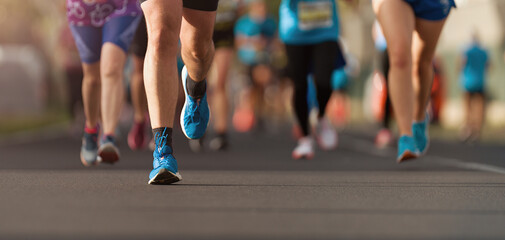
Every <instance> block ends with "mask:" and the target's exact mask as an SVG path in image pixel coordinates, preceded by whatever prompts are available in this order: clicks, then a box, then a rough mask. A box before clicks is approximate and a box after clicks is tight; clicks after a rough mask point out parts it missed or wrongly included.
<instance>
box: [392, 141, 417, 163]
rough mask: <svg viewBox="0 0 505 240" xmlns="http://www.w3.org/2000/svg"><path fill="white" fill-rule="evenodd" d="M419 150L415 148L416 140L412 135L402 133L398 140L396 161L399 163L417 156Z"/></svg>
mask: <svg viewBox="0 0 505 240" xmlns="http://www.w3.org/2000/svg"><path fill="white" fill-rule="evenodd" d="M418 156H419V150H417V147H416V142H415V140H414V138H413V137H411V136H407V135H403V136H401V137H400V139H399V140H398V156H397V158H396V161H397V162H398V163H401V162H403V161H406V160H409V159H413V158H417V157H418Z"/></svg>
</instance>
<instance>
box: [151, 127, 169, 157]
mask: <svg viewBox="0 0 505 240" xmlns="http://www.w3.org/2000/svg"><path fill="white" fill-rule="evenodd" d="M165 131H166V129H165V130H163V133H160V132H157V133H155V134H154V139H155V141H154V142H155V150H154V151H158V156H159V157H158V158H157V159H158V162H159V163H160V164H161V165H163V164H168V159H167V157H168V156H163V153H162V150H163V148H164V147H165V146H166V145H167V135H165Z"/></svg>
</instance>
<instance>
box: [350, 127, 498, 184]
mask: <svg viewBox="0 0 505 240" xmlns="http://www.w3.org/2000/svg"><path fill="white" fill-rule="evenodd" d="M346 135H347V137H348V139H347V140H349V142H350V143H351V144H350V146H348V147H349V148H350V149H351V150H354V151H357V152H366V153H368V154H371V155H375V156H378V157H392V158H394V156H395V151H394V149H393V148H385V149H382V150H379V149H377V148H376V147H375V145H374V144H372V143H371V142H370V141H368V140H365V139H360V138H358V137H353V136H350V135H348V134H346ZM424 157H425V158H426V160H428V161H430V162H433V163H435V164H439V165H445V166H451V167H456V168H461V169H468V170H476V171H483V172H492V173H498V174H503V175H505V168H502V167H498V166H493V165H488V164H484V163H476V162H466V161H463V160H460V159H456V158H448V157H441V156H435V155H425V156H424Z"/></svg>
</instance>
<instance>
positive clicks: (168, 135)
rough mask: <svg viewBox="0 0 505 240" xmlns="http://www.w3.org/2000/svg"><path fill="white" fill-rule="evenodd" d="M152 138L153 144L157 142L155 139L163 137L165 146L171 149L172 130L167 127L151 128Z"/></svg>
mask: <svg viewBox="0 0 505 240" xmlns="http://www.w3.org/2000/svg"><path fill="white" fill-rule="evenodd" d="M153 136H154V142H157V139H158V138H160V137H165V139H166V143H167V146H169V147H170V148H172V128H169V127H160V128H153Z"/></svg>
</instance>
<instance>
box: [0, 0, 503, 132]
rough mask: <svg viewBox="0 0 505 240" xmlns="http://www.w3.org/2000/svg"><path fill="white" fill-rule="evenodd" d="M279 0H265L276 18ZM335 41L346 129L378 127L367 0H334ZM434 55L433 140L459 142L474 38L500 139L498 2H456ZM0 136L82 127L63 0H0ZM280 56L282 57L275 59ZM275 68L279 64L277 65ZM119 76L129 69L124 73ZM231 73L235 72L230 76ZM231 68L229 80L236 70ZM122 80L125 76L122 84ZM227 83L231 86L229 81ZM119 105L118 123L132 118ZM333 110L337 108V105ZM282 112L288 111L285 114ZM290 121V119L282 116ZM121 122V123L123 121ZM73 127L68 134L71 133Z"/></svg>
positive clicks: (490, 124)
mask: <svg viewBox="0 0 505 240" xmlns="http://www.w3.org/2000/svg"><path fill="white" fill-rule="evenodd" d="M279 2H280V1H279V0H268V1H266V3H267V4H268V7H269V12H270V13H271V15H272V16H273V17H274V18H276V17H277V15H278V14H277V12H278V4H279ZM338 2H339V10H340V20H341V21H340V24H341V37H342V42H343V45H344V46H345V48H346V49H348V53H349V54H350V55H352V56H353V59H355V60H356V64H357V65H359V68H356V69H357V70H356V71H357V73H355V74H352V75H351V76H350V77H349V79H350V81H349V86H348V88H347V93H348V96H349V104H348V105H345V106H340V107H341V108H344V110H342V111H340V112H341V113H340V115H339V117H340V118H344V120H343V121H344V122H345V123H347V124H346V127H348V128H353V127H357V126H363V125H366V126H370V127H378V126H379V123H378V122H379V119H378V117H377V116H376V115H375V114H374V113H373V111H374V110H373V108H374V107H373V105H374V103H373V102H374V100H373V97H371V95H373V92H374V90H373V88H374V84H373V81H372V76H373V73H374V70H375V69H376V64H375V63H374V59H375V58H376V50H375V48H374V41H373V38H372V34H371V32H372V26H373V24H374V21H375V17H374V14H373V11H372V9H371V4H370V1H354V2H351V3H348V2H346V1H338ZM456 2H457V5H458V8H457V9H456V10H455V11H452V12H451V15H450V16H449V19H448V21H447V24H446V27H445V29H444V31H443V33H442V36H441V39H440V44H439V47H438V50H437V65H438V66H439V68H440V74H441V78H440V79H441V84H440V85H441V86H440V88H439V89H438V90H437V91H438V94H439V99H438V100H437V101H439V103H438V106H439V109H438V110H437V111H438V121H437V124H436V125H435V127H434V128H433V130H432V135H434V137H440V138H447V139H453V140H458V139H459V137H460V132H461V129H462V126H463V124H464V122H465V120H464V119H465V117H464V114H465V112H464V107H463V90H462V88H461V84H460V80H459V79H460V72H461V70H460V69H461V66H460V59H461V55H462V53H463V50H464V49H465V46H467V45H469V44H470V43H471V41H472V36H473V35H475V34H476V35H478V37H479V39H480V40H481V43H482V45H483V46H484V47H485V48H486V49H487V50H488V53H489V56H490V59H491V60H490V63H491V64H490V69H489V72H488V75H487V79H486V80H487V82H486V88H485V89H486V103H487V108H486V109H487V111H486V113H485V123H484V128H483V134H482V141H483V142H505V138H504V137H502V136H503V133H505V79H504V78H505V68H504V67H503V66H505V62H504V47H505V46H504V43H505V41H504V40H505V39H504V37H505V34H504V31H505V14H503V13H504V12H505V1H502V0H471V1H470V0H459V1H456ZM0 29H1V31H2V33H1V34H0V135H5V134H11V133H15V132H19V131H26V130H30V129H40V128H42V127H48V126H62V127H64V128H67V129H71V130H70V131H71V132H72V131H74V132H75V134H80V131H81V130H82V118H83V116H82V109H81V107H80V103H79V101H80V81H81V80H80V78H81V75H80V74H82V73H80V70H79V58H78V55H77V51H76V49H75V47H74V46H73V40H72V38H71V34H70V32H69V31H68V28H67V21H66V16H65V1H63V0H44V1H41V0H16V1H11V0H0ZM280 59H282V58H280ZM279 64H280V65H282V60H279ZM125 71H130V70H129V69H125ZM237 72H238V71H237ZM237 72H235V73H234V74H235V75H234V74H233V71H232V76H231V78H232V81H231V82H233V78H234V77H237V78H239V76H238V75H239V73H237ZM125 81H128V79H125ZM232 84H233V83H232ZM128 108H129V107H128V106H127V107H126V109H125V111H124V114H125V115H128V114H130V116H126V117H125V119H131V111H130V110H128ZM337 108H338V107H337ZM288 112H289V110H288ZM285 115H286V116H287V117H286V118H288V119H287V121H290V120H289V118H290V116H291V114H289V113H287V114H285ZM125 121H126V120H125ZM72 129H74V130H72Z"/></svg>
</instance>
